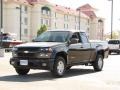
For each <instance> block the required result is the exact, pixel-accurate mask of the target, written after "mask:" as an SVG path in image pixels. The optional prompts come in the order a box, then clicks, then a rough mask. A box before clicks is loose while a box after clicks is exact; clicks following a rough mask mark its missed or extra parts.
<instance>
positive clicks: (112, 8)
mask: <svg viewBox="0 0 120 90" xmlns="http://www.w3.org/2000/svg"><path fill="white" fill-rule="evenodd" d="M108 1H111V39H112V38H113V36H112V33H113V0H108Z"/></svg>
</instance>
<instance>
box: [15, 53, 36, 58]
mask: <svg viewBox="0 0 120 90" xmlns="http://www.w3.org/2000/svg"><path fill="white" fill-rule="evenodd" d="M17 55H18V57H28V58H35V57H36V53H18V54H17Z"/></svg>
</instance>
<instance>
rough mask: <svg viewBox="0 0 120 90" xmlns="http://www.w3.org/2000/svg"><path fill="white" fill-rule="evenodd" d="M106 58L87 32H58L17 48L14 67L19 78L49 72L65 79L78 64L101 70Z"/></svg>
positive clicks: (49, 31) (43, 35)
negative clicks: (90, 40) (66, 74)
mask: <svg viewBox="0 0 120 90" xmlns="http://www.w3.org/2000/svg"><path fill="white" fill-rule="evenodd" d="M105 57H106V56H105V54H104V50H103V48H102V46H101V45H99V44H98V45H95V44H92V43H90V42H89V41H88V38H87V36H86V34H85V32H82V31H81V32H80V31H79V30H58V29H57V30H47V31H46V32H44V33H42V34H41V35H40V36H38V37H37V38H35V39H34V40H33V42H30V43H25V44H21V45H17V46H15V47H14V48H13V51H12V58H11V59H10V64H11V65H13V67H14V68H15V70H16V72H17V73H18V74H19V75H26V74H27V73H28V72H29V70H30V69H45V70H49V71H51V73H52V74H53V75H54V76H56V77H62V76H63V75H64V73H65V71H66V70H69V69H70V68H71V67H72V66H74V65H91V66H93V68H94V70H95V71H101V70H102V68H103V63H104V62H103V59H104V58H105Z"/></svg>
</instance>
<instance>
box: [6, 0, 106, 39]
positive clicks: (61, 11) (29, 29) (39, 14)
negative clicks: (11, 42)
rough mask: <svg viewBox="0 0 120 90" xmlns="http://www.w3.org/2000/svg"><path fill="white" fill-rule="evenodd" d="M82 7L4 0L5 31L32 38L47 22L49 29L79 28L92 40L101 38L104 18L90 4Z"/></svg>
mask: <svg viewBox="0 0 120 90" xmlns="http://www.w3.org/2000/svg"><path fill="white" fill-rule="evenodd" d="M79 8H80V10H83V11H79V10H78V9H76V10H73V9H71V8H69V7H64V6H61V5H55V4H52V3H50V2H48V1H47V0H4V32H9V33H15V34H16V36H17V39H20V40H23V41H30V40H31V39H33V38H34V37H35V36H36V34H37V31H38V29H39V28H40V27H41V25H43V24H45V25H47V27H48V29H58V28H59V29H79V28H80V29H82V30H85V32H86V33H87V34H88V37H89V38H90V39H101V40H102V39H103V38H102V37H103V32H104V19H102V18H99V17H97V16H96V15H95V13H94V11H91V9H93V8H92V7H91V6H90V5H89V4H86V5H84V6H81V7H79ZM85 9H87V10H85ZM88 9H89V10H88Z"/></svg>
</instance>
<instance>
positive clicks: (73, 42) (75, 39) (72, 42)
mask: <svg viewBox="0 0 120 90" xmlns="http://www.w3.org/2000/svg"><path fill="white" fill-rule="evenodd" d="M78 41H79V39H77V38H71V40H70V44H75V43H78Z"/></svg>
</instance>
